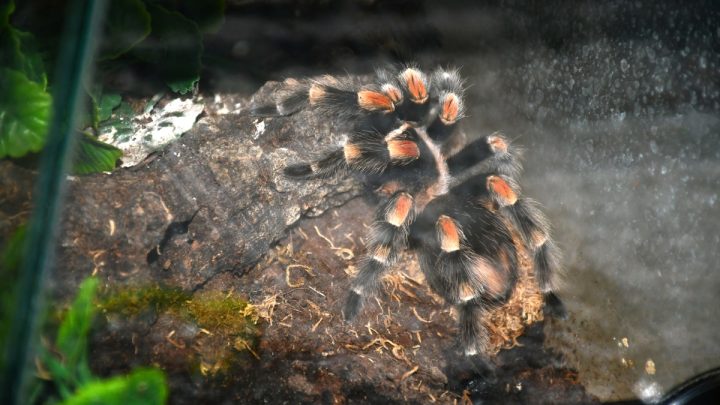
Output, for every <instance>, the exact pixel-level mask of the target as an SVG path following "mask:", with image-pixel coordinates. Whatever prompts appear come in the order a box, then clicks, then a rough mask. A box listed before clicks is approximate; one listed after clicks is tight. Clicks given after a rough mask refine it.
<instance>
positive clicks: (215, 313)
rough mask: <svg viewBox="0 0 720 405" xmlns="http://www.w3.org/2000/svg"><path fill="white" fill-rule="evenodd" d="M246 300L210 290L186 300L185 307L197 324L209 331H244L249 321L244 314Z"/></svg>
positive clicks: (231, 332)
mask: <svg viewBox="0 0 720 405" xmlns="http://www.w3.org/2000/svg"><path fill="white" fill-rule="evenodd" d="M245 307H247V301H245V300H243V299H241V298H240V297H238V296H236V295H234V294H230V295H226V294H223V293H221V292H219V291H211V292H207V293H203V294H200V295H198V296H196V297H194V298H193V299H192V300H190V301H188V302H187V309H188V312H189V313H190V315H191V316H192V318H193V319H194V320H195V321H197V323H198V325H199V326H201V327H203V328H205V329H209V330H210V331H225V332H227V333H229V334H237V333H244V332H245V330H246V328H247V327H248V324H249V323H251V321H250V320H249V319H248V317H246V316H245V315H244V310H245Z"/></svg>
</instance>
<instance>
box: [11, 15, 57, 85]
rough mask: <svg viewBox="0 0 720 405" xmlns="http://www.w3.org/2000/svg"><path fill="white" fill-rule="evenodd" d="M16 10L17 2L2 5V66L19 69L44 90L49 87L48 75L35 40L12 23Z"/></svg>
mask: <svg viewBox="0 0 720 405" xmlns="http://www.w3.org/2000/svg"><path fill="white" fill-rule="evenodd" d="M14 11H15V3H14V2H12V1H10V2H8V3H6V4H4V5H0V61H2V62H1V63H2V65H1V66H0V67H5V68H10V69H14V70H18V71H20V72H22V73H24V74H25V76H27V77H28V78H29V79H30V80H32V81H34V82H36V83H39V84H40V85H41V87H42V89H43V90H45V88H46V87H47V75H46V74H45V66H44V64H43V61H42V58H41V57H40V53H39V52H37V47H36V45H35V40H34V38H33V36H32V35H31V34H29V33H26V32H23V31H20V30H18V29H15V28H13V27H12V26H11V25H10V15H11V14H12V13H13V12H14Z"/></svg>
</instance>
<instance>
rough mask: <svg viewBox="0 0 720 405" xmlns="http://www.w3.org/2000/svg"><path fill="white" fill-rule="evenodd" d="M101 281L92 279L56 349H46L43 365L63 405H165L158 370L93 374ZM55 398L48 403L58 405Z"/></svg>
mask: <svg viewBox="0 0 720 405" xmlns="http://www.w3.org/2000/svg"><path fill="white" fill-rule="evenodd" d="M97 287H98V280H97V279H95V278H93V277H89V278H87V279H85V280H84V281H83V282H82V283H81V284H80V287H79V289H78V293H77V295H76V297H75V300H74V301H73V303H72V305H71V306H70V309H69V310H68V311H67V313H66V314H65V316H64V318H63V320H62V322H61V323H60V327H59V328H58V332H57V336H56V338H55V342H54V344H53V345H52V347H43V348H42V351H41V354H40V356H39V362H40V364H41V366H42V368H43V369H44V370H46V371H44V372H46V373H47V375H45V376H44V377H45V378H46V379H49V382H50V385H52V388H53V391H55V392H57V394H58V395H59V397H60V399H61V400H62V402H61V403H62V404H73V405H80V404H83V405H89V404H118V405H120V404H122V405H128V404H150V405H153V404H164V403H165V402H166V400H167V396H168V390H167V383H166V381H165V375H164V373H163V372H162V371H160V370H156V369H137V370H134V371H132V372H131V373H130V374H128V375H124V376H116V377H111V378H108V379H98V378H96V377H95V376H93V374H92V372H91V371H90V365H89V362H88V336H89V334H90V328H91V326H92V321H93V318H94V316H95V313H96V312H97V305H96V302H95V301H96V294H97ZM53 398H54V396H53V395H52V394H51V395H50V397H49V398H46V401H47V402H54V400H53Z"/></svg>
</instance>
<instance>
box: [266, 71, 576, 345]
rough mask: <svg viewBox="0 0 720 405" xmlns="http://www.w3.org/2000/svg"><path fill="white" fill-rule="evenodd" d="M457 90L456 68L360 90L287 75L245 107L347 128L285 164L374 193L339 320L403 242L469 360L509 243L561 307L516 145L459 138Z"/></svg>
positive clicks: (513, 273)
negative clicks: (330, 120) (341, 140)
mask: <svg viewBox="0 0 720 405" xmlns="http://www.w3.org/2000/svg"><path fill="white" fill-rule="evenodd" d="M464 88H465V86H464V82H463V80H462V79H461V77H460V75H459V73H458V71H457V70H446V69H437V70H436V71H435V72H434V73H433V74H432V75H431V76H430V77H428V76H427V75H426V74H425V73H423V72H422V71H420V70H419V69H418V68H416V67H414V66H410V67H404V68H400V69H397V70H381V71H378V72H377V83H376V84H370V85H361V84H358V83H356V81H355V80H353V79H350V78H347V79H342V78H336V77H332V76H324V77H322V78H319V79H314V80H302V81H298V80H293V79H289V80H286V81H285V85H284V87H283V88H282V89H281V90H280V91H279V94H278V96H277V101H276V103H275V104H274V105H262V106H256V107H255V108H254V110H253V112H254V113H255V114H256V115H260V116H283V115H289V114H292V113H294V112H296V111H298V110H300V109H303V108H306V107H310V108H316V109H319V110H320V111H321V112H322V113H325V114H327V115H328V116H331V117H337V118H338V119H339V120H340V121H341V122H348V123H350V128H351V131H350V133H349V134H348V139H347V141H346V142H345V144H344V145H343V146H342V147H340V148H338V149H336V150H333V151H331V152H329V153H328V154H327V155H326V156H325V157H323V158H321V159H319V160H317V161H314V162H310V163H300V164H294V165H290V166H288V167H286V168H285V175H287V176H289V177H291V178H296V179H316V178H326V177H329V176H336V175H341V174H347V173H349V172H359V173H362V174H364V175H365V176H366V181H367V182H368V184H369V185H371V186H372V187H373V188H375V190H376V192H377V193H378V195H380V196H381V204H380V206H379V207H378V209H377V213H376V214H375V220H374V222H373V223H372V225H371V227H370V230H369V238H368V242H367V244H366V245H367V253H366V255H365V257H364V258H363V259H361V262H360V265H359V267H360V270H359V273H358V275H357V276H356V278H355V279H354V280H353V281H352V285H351V289H350V291H349V294H348V297H347V301H346V303H345V306H344V309H343V314H344V316H345V319H346V320H352V319H353V318H354V317H355V316H356V315H357V314H358V312H359V311H360V309H361V307H362V305H363V301H364V298H367V297H368V296H371V295H372V294H374V293H375V292H376V291H377V290H378V288H379V284H380V283H379V280H380V277H381V275H382V274H383V272H384V271H385V270H386V269H388V268H389V267H390V266H392V265H393V264H394V263H395V262H396V261H397V260H398V257H399V254H400V253H401V252H402V251H403V250H404V249H407V248H409V249H412V250H414V251H415V252H417V255H418V258H419V262H420V266H421V269H422V271H423V273H424V274H425V277H426V279H427V281H428V283H429V285H430V287H431V288H432V289H433V290H434V291H435V292H436V293H437V294H439V295H440V296H442V297H443V298H444V299H445V301H447V302H448V303H450V304H452V305H455V306H456V307H457V310H458V313H459V323H460V343H461V345H462V349H463V351H464V353H465V355H474V354H479V353H483V352H484V348H485V347H486V344H487V339H488V333H487V331H486V330H485V328H484V326H483V324H482V316H483V313H484V312H485V311H486V310H487V309H488V308H491V307H494V306H497V305H501V304H502V303H504V302H505V301H507V300H508V298H509V296H510V294H511V293H512V291H513V288H514V286H515V283H516V280H517V278H518V271H519V270H518V262H519V259H518V255H519V251H518V249H524V250H525V251H526V252H528V254H529V255H530V256H531V257H532V258H533V259H534V267H535V277H536V280H537V282H538V284H539V288H540V290H541V291H542V292H543V293H544V294H545V299H546V304H547V303H549V304H552V306H553V307H555V308H559V309H558V310H557V311H556V313H559V314H562V304H561V303H560V301H559V300H558V299H557V297H556V296H555V295H554V294H553V287H554V285H553V280H554V277H553V275H554V273H556V272H557V270H558V267H559V254H558V250H557V248H556V247H555V244H554V243H553V241H552V239H551V238H550V230H549V224H548V221H547V219H546V218H545V216H544V215H543V214H542V212H541V211H540V210H539V209H538V206H537V204H536V203H535V202H534V201H533V200H531V199H529V198H525V197H522V196H521V195H520V187H519V186H518V183H517V178H518V175H519V174H520V172H521V170H522V167H521V164H520V161H519V153H518V152H519V151H518V148H517V147H515V146H513V145H511V143H510V141H509V140H508V139H507V138H506V137H504V136H503V135H501V134H498V133H495V134H492V135H489V136H484V137H481V138H479V139H476V140H474V141H472V142H470V143H469V144H468V143H467V141H466V137H465V135H464V133H463V132H462V131H458V130H457V127H458V122H459V121H460V120H461V119H462V118H463V117H464V115H465V104H464V101H463V92H464ZM513 235H517V237H516V238H515V239H514V238H513ZM515 240H519V243H518V242H516V241H515ZM516 243H518V244H520V245H522V246H517V245H516Z"/></svg>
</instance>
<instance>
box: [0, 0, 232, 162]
mask: <svg viewBox="0 0 720 405" xmlns="http://www.w3.org/2000/svg"><path fill="white" fill-rule="evenodd" d="M39 3H42V1H40V2H39ZM45 3H47V4H30V3H27V4H26V3H21V6H25V7H27V8H28V9H30V10H33V12H31V13H25V14H24V15H25V17H26V18H25V20H24V22H25V23H27V24H28V25H30V26H31V27H33V29H32V31H34V32H36V33H37V34H38V37H37V38H38V39H37V40H36V38H35V36H33V35H32V34H30V33H29V32H25V31H22V30H20V29H18V28H16V27H14V26H13V25H12V24H11V22H10V18H11V16H12V15H13V13H14V12H15V2H14V1H12V0H11V1H8V2H4V4H2V5H0V159H1V158H4V157H12V158H18V157H22V156H25V155H27V154H28V153H34V152H39V151H40V150H41V149H42V148H43V147H44V145H45V142H46V137H47V132H48V129H49V123H50V115H51V111H52V96H51V94H50V91H49V89H48V80H47V71H48V70H47V69H46V63H47V64H49V65H50V67H52V65H53V61H54V60H56V58H57V51H58V49H57V48H59V46H58V43H57V32H58V31H60V30H61V28H62V22H63V21H64V18H63V17H64V16H63V15H62V13H48V12H46V10H47V7H50V6H52V8H53V9H57V10H64V9H65V7H63V6H65V1H60V2H57V1H50V0H47V1H45ZM46 6H47V7H46ZM224 14H225V0H207V1H201V2H200V1H194V0H110V1H109V10H108V13H107V17H106V20H105V22H104V27H103V32H104V35H103V39H102V41H101V43H100V48H99V52H98V57H97V64H96V76H97V78H96V80H95V83H92V84H88V85H87V86H86V88H87V93H88V99H89V108H88V112H87V113H86V114H84V115H83V116H82V117H80V120H79V121H80V128H78V129H79V131H78V133H77V136H81V139H80V146H79V147H78V153H77V156H76V159H75V162H76V164H75V165H74V166H73V173H74V174H87V173H94V172H101V171H110V170H112V169H114V168H115V166H116V163H117V160H118V159H119V158H120V157H121V156H122V152H121V151H120V150H119V149H117V148H114V147H113V146H110V145H107V144H104V143H102V142H100V141H98V140H97V138H96V137H94V136H92V135H89V134H87V133H85V134H84V135H83V134H81V131H80V130H81V129H83V128H91V129H92V130H93V131H94V133H95V134H97V130H98V128H99V126H100V123H102V122H103V121H106V120H108V119H109V118H110V117H111V116H112V113H113V110H115V109H116V108H118V106H120V105H121V103H122V97H121V95H120V94H118V93H117V92H113V91H108V90H107V89H105V88H103V85H102V84H101V83H103V81H104V76H105V75H106V74H107V73H109V72H115V71H117V70H118V69H122V68H124V67H127V66H128V65H138V64H139V65H142V66H144V67H145V68H149V69H150V71H152V72H154V73H155V75H157V76H158V77H159V78H161V79H162V80H163V81H164V82H165V84H166V85H167V86H168V87H169V88H170V89H171V90H172V91H173V92H175V93H178V94H187V93H190V92H193V91H195V90H196V89H197V85H198V82H199V80H200V71H201V68H202V54H203V41H202V38H203V34H206V33H211V32H214V31H216V30H217V29H218V28H219V27H220V26H221V25H222V23H223V21H224ZM28 15H29V16H30V18H28ZM50 85H52V83H50Z"/></svg>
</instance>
